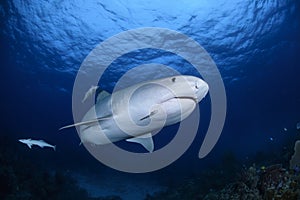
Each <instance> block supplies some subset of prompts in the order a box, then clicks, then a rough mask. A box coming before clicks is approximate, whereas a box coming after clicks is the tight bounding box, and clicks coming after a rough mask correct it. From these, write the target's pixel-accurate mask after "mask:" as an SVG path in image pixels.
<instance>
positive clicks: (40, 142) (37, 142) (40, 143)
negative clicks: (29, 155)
mask: <svg viewBox="0 0 300 200" xmlns="http://www.w3.org/2000/svg"><path fill="white" fill-rule="evenodd" d="M19 142H21V143H23V144H26V145H27V146H28V147H29V148H30V149H31V146H32V145H36V146H39V147H41V148H44V147H51V148H53V149H54V151H55V150H56V146H53V145H51V144H48V143H47V142H45V141H44V140H32V139H19Z"/></svg>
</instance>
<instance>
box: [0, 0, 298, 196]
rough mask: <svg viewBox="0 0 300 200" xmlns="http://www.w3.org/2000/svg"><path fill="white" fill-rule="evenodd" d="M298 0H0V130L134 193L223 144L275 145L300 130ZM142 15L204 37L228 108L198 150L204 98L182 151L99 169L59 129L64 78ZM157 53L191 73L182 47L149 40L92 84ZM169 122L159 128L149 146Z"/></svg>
mask: <svg viewBox="0 0 300 200" xmlns="http://www.w3.org/2000/svg"><path fill="white" fill-rule="evenodd" d="M299 11H300V4H299V1H297V0H287V1H280V0H273V1H267V0H265V1H250V0H248V1H245V0H235V1H225V0H219V1H216V0H215V1H208V0H203V1H196V0H195V1H182V0H179V1H159V0H151V1H148V0H147V1H126V0H118V1H101V2H100V1H84V0H77V1H37V0H35V1H20V0H12V1H1V3H0V16H1V23H0V26H1V29H0V30H1V31H0V34H1V36H0V38H1V40H0V51H1V53H0V60H1V68H0V69H1V78H0V83H1V84H0V87H1V104H0V105H1V107H0V108H1V129H2V131H1V134H3V135H9V137H12V138H13V139H14V140H15V141H16V142H15V143H14V144H13V145H16V146H18V147H17V148H19V149H21V151H20V153H21V154H22V152H24V155H26V156H27V157H26V156H25V157H26V158H27V159H28V160H29V161H30V162H31V163H35V164H36V165H39V164H41V165H43V166H44V167H45V168H50V169H51V170H52V171H54V170H64V171H68V173H69V174H70V175H72V176H73V177H75V178H76V179H78V181H79V184H80V185H81V186H82V187H84V188H85V189H87V190H88V191H89V193H90V194H91V195H93V196H105V195H119V196H121V197H122V198H124V199H131V198H134V199H142V198H143V197H144V196H145V195H146V194H147V193H153V192H155V191H159V190H163V189H164V188H165V187H166V185H167V184H166V183H168V182H172V181H174V182H181V181H182V177H189V176H193V175H194V174H195V173H197V172H199V171H200V170H202V169H205V168H206V167H208V166H209V165H210V164H213V163H218V162H219V161H220V160H222V157H223V155H224V152H233V154H234V155H235V156H236V157H237V158H238V159H240V160H241V162H243V161H245V163H246V162H247V159H248V158H249V157H251V156H252V155H255V154H256V153H257V152H265V153H274V154H275V155H276V154H279V153H277V152H280V151H281V149H282V148H283V147H285V145H286V143H285V142H286V141H288V140H294V139H295V138H297V134H299V133H298V132H297V130H296V124H297V122H299V121H300V114H299V113H300V106H299V105H300V93H299V86H300V79H299V74H300V67H299V63H300V56H299V52H300V12H299ZM142 27H161V28H168V29H172V30H175V31H178V32H180V33H182V34H186V35H187V36H189V37H191V38H192V39H194V40H195V41H197V42H198V43H199V44H200V45H202V46H203V47H204V48H205V49H206V51H207V52H208V53H209V54H210V56H211V57H212V59H213V60H214V62H215V63H216V65H217V67H218V69H219V71H220V73H221V75H222V79H223V81H224V85H225V89H226V95H227V115H226V122H225V126H224V129H223V132H222V135H221V137H220V139H219V141H218V143H217V144H216V146H215V148H214V149H213V151H212V152H211V153H210V154H208V156H207V157H206V158H205V159H202V160H200V159H198V157H197V155H198V151H199V148H200V145H201V143H202V140H203V138H204V134H205V130H206V129H207V126H208V124H209V116H210V101H209V98H206V99H205V100H204V101H203V102H201V104H200V108H201V120H202V121H201V127H200V129H199V131H198V135H197V137H196V139H195V141H194V142H193V144H192V146H191V147H190V148H189V150H188V151H187V152H186V153H185V154H184V155H183V157H181V158H180V159H179V160H178V161H176V162H175V163H173V164H172V165H171V166H169V167H167V168H166V169H162V170H160V171H158V172H154V173H150V174H139V175H138V174H127V173H122V172H117V171H115V170H112V169H109V168H108V167H106V166H104V165H103V164H101V163H100V162H98V161H97V160H96V159H94V158H93V157H92V156H91V155H90V154H89V153H88V152H87V151H86V150H85V148H84V147H83V146H78V144H79V143H80V140H79V137H78V135H77V133H76V131H75V129H69V130H66V131H64V132H63V133H59V132H58V128H60V127H61V126H63V125H66V124H69V123H72V122H73V118H72V89H73V83H74V80H75V77H76V74H77V72H78V70H79V68H80V65H81V63H82V62H83V60H84V59H85V57H86V56H87V55H88V54H89V52H90V51H91V50H92V49H93V48H95V47H96V46H97V45H98V44H99V43H101V42H102V41H104V40H106V39H108V38H109V37H111V36H113V35H115V34H118V33H120V32H123V31H126V30H130V29H134V28H142ZM157 62H158V63H160V64H164V65H168V66H170V67H172V68H174V69H176V70H178V71H179V72H180V73H182V74H187V75H196V76H198V75H197V73H196V72H195V69H193V68H192V67H191V66H189V64H188V63H186V61H184V59H182V58H180V57H176V56H173V55H169V54H167V53H165V52H159V51H153V50H151V49H148V51H147V50H144V51H142V52H132V53H130V54H128V55H125V56H123V57H122V58H120V59H118V60H117V61H116V62H114V63H112V65H111V67H110V68H109V69H108V70H107V71H106V74H105V75H104V77H103V78H102V79H101V81H100V85H101V88H103V89H105V90H107V91H110V92H111V91H113V88H114V86H115V84H116V82H117V81H118V79H119V78H120V77H121V76H122V75H123V74H124V73H125V72H126V71H128V70H129V69H131V68H132V67H133V66H137V65H140V64H146V63H157ZM139 76H141V75H140V74H136V78H137V79H139V78H141V77H139ZM133 79H134V77H133ZM284 128H286V129H287V131H285V130H284ZM173 130H176V127H175V126H174V127H171V128H167V129H166V130H165V135H166V136H165V137H162V139H161V140H160V141H158V142H157V143H158V146H159V147H162V146H163V145H165V144H166V143H167V142H168V141H169V140H170V139H171V138H172V137H173V135H172V134H173ZM18 138H39V139H44V140H46V141H48V142H49V143H52V144H56V145H57V151H56V152H52V151H50V150H49V151H48V150H46V151H45V150H41V149H38V147H37V148H34V149H32V150H30V149H27V147H26V146H25V145H24V146H22V144H21V143H18V142H17V140H16V139H18ZM10 145H11V144H10ZM120 145H121V146H122V144H120ZM128 148H137V149H138V150H139V148H140V147H132V146H129V147H128ZM21 156H22V155H21ZM187 163H189V164H188V165H187ZM132 195H133V196H134V197H133V196H132Z"/></svg>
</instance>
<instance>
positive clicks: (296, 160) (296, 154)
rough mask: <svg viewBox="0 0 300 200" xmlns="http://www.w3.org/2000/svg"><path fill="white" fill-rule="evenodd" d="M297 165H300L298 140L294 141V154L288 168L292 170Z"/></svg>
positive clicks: (299, 143) (299, 144) (299, 141)
mask: <svg viewBox="0 0 300 200" xmlns="http://www.w3.org/2000/svg"><path fill="white" fill-rule="evenodd" d="M297 167H300V140H297V141H296V142H295V146H294V155H292V158H291V160H290V169H292V170H294V169H296V168H297Z"/></svg>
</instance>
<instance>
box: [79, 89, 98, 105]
mask: <svg viewBox="0 0 300 200" xmlns="http://www.w3.org/2000/svg"><path fill="white" fill-rule="evenodd" d="M98 88H99V86H92V87H91V88H90V89H89V90H88V91H87V92H86V93H85V95H84V98H83V99H82V103H84V102H85V101H86V100H87V99H88V98H89V97H90V96H92V95H93V94H94V93H95V92H96V90H97V89H98Z"/></svg>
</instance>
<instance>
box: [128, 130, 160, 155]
mask: <svg viewBox="0 0 300 200" xmlns="http://www.w3.org/2000/svg"><path fill="white" fill-rule="evenodd" d="M126 141H127V142H135V143H139V144H141V145H142V146H143V147H145V149H147V151H149V152H150V153H152V152H153V150H154V144H153V140H152V134H151V133H146V134H144V135H140V136H138V137H133V138H130V139H127V140H126Z"/></svg>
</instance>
